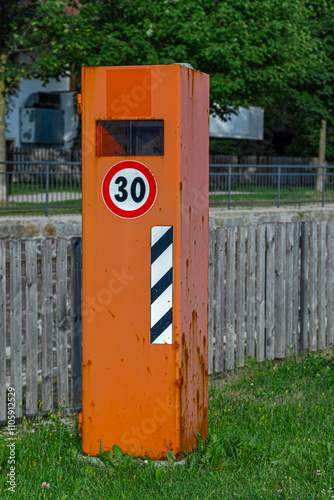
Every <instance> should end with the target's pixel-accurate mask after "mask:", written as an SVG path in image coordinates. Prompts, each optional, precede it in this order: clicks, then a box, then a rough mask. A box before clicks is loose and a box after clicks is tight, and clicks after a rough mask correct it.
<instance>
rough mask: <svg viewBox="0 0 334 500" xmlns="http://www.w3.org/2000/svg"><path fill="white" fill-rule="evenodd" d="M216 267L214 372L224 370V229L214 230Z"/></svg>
mask: <svg viewBox="0 0 334 500" xmlns="http://www.w3.org/2000/svg"><path fill="white" fill-rule="evenodd" d="M215 260H216V266H215V301H216V315H215V372H216V373H220V372H223V371H224V369H225V366H224V358H225V350H224V333H225V300H224V299H225V228H223V227H219V228H217V229H216V255H215Z"/></svg>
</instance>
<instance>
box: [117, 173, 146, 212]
mask: <svg viewBox="0 0 334 500" xmlns="http://www.w3.org/2000/svg"><path fill="white" fill-rule="evenodd" d="M149 192H150V186H149V184H148V180H147V179H146V177H145V175H143V174H142V173H141V172H140V171H139V170H137V169H135V168H125V169H124V170H121V171H120V172H118V173H117V174H116V175H114V177H113V178H112V179H111V181H110V184H109V195H110V198H111V200H112V201H113V202H114V204H115V205H116V207H118V208H120V209H122V210H126V211H128V212H129V211H133V210H136V209H138V208H141V207H142V206H143V205H145V203H146V201H147V198H148V195H149Z"/></svg>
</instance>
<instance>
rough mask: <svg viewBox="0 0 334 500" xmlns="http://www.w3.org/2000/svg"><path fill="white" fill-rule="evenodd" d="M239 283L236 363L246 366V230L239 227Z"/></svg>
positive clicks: (237, 256) (237, 290)
mask: <svg viewBox="0 0 334 500" xmlns="http://www.w3.org/2000/svg"><path fill="white" fill-rule="evenodd" d="M237 245H238V251H237V254H236V260H237V269H236V271H237V281H236V305H235V313H236V362H237V365H238V366H239V367H243V366H245V281H246V228H245V226H238V230H237Z"/></svg>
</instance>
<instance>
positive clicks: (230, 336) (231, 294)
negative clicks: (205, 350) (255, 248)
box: [225, 227, 235, 370]
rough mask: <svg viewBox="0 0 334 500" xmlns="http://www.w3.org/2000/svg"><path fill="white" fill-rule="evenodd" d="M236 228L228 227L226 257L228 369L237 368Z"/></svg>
mask: <svg viewBox="0 0 334 500" xmlns="http://www.w3.org/2000/svg"><path fill="white" fill-rule="evenodd" d="M234 314H235V228H234V227H228V228H227V259H226V312H225V315H226V369H227V370H233V369H234V368H235V354H234V337H235V325H234Z"/></svg>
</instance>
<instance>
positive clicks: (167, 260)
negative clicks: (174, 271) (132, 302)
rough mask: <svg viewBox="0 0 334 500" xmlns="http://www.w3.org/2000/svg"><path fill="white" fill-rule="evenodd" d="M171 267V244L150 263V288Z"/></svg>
mask: <svg viewBox="0 0 334 500" xmlns="http://www.w3.org/2000/svg"><path fill="white" fill-rule="evenodd" d="M172 267H173V245H169V247H168V248H166V250H165V251H164V252H163V253H162V254H161V255H160V257H158V258H157V260H156V261H155V262H154V263H153V264H152V265H151V288H153V287H154V285H156V284H157V283H158V281H160V280H161V278H162V277H163V276H165V274H166V273H167V272H168V271H169V269H171V268H172Z"/></svg>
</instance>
